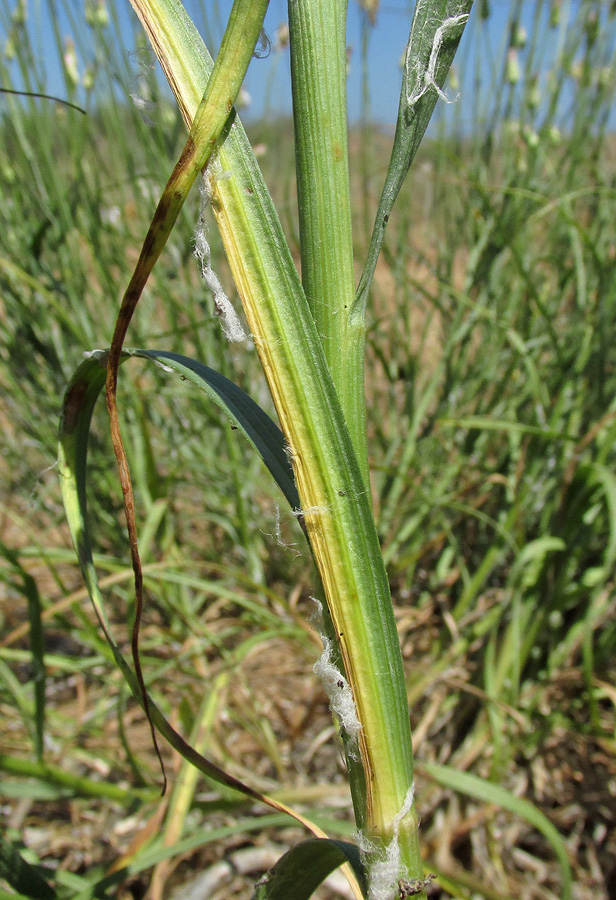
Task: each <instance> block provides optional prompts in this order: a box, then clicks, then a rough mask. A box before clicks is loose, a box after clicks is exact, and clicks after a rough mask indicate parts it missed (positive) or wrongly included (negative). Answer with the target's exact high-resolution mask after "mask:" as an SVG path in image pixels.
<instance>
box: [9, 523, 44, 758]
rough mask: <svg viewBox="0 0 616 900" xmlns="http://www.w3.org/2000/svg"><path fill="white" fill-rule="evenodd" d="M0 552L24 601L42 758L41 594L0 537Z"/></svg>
mask: <svg viewBox="0 0 616 900" xmlns="http://www.w3.org/2000/svg"><path fill="white" fill-rule="evenodd" d="M0 554H2V555H3V556H4V557H5V559H6V560H8V562H9V563H10V565H11V567H12V568H13V569H14V570H15V572H16V574H17V576H18V577H19V579H20V582H21V583H20V584H19V583H18V584H15V587H16V588H17V590H18V591H20V592H21V593H22V594H23V595H24V597H25V598H26V600H27V602H28V621H29V624H30V653H31V658H32V672H33V678H32V681H33V683H34V749H35V751H36V755H37V757H38V759H39V760H42V758H43V749H44V744H43V742H44V736H45V681H46V670H45V660H44V652H45V645H44V637H43V622H42V619H41V598H40V595H39V592H38V588H37V586H36V581H35V580H34V578H33V577H32V575H30V573H29V572H27V571H26V570H25V569H24V567H23V566H22V565H21V563H20V562H19V559H18V557H17V554H16V553H15V552H14V551H13V550H11V549H10V548H9V547H7V546H6V545H5V544H4V543H3V542H2V541H0Z"/></svg>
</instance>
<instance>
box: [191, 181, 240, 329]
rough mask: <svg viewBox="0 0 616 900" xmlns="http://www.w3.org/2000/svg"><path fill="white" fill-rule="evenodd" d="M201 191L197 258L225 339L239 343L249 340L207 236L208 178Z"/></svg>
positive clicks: (197, 231)
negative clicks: (214, 264) (218, 272)
mask: <svg viewBox="0 0 616 900" xmlns="http://www.w3.org/2000/svg"><path fill="white" fill-rule="evenodd" d="M199 191H200V193H201V208H200V210H199V221H198V223H197V230H196V231H195V258H196V259H197V261H198V262H199V265H200V266H201V275H202V277H203V280H204V281H205V283H206V284H207V286H208V288H209V289H210V290H211V292H212V294H213V295H214V306H215V307H216V312H217V313H218V316H219V317H220V324H221V326H222V330H223V332H224V334H225V337H226V338H227V340H229V341H233V342H236V343H239V342H241V341H245V340H247V338H248V335H247V334H246V332H245V331H244V329H243V328H242V323H241V322H240V319H239V316H238V314H237V313H236V311H235V309H234V308H233V304H232V303H231V301H230V300H229V298H228V297H227V295H226V294H225V291H224V288H223V286H222V284H221V283H220V280H219V278H218V276H217V275H216V273H215V272H214V270H213V269H212V265H211V258H212V254H211V252H210V245H209V244H208V242H207V238H206V236H205V209H206V207H207V205H208V203H209V202H210V188H209V184H208V183H207V178H206V177H204V178H203V179H202V181H201V184H200V185H199Z"/></svg>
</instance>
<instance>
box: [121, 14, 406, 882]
mask: <svg viewBox="0 0 616 900" xmlns="http://www.w3.org/2000/svg"><path fill="white" fill-rule="evenodd" d="M139 6H140V16H141V18H142V21H144V25H145V27H146V30H147V31H148V33H149V34H150V36H151V38H152V42H153V46H154V47H155V49H156V51H157V53H158V54H159V55H160V56H161V57H163V58H164V62H163V66H164V68H165V70H166V71H173V72H174V75H173V78H172V79H171V82H172V86H173V87H174V90H181V102H180V105H181V108H182V109H183V110H185V113H186V121H187V123H190V121H191V118H192V114H193V113H194V112H195V110H196V109H197V106H198V104H199V101H200V98H201V95H202V92H203V85H204V84H205V83H206V81H207V77H208V74H209V71H210V67H211V61H210V60H209V56H208V55H207V51H205V48H204V47H203V45H202V44H200V41H199V38H198V35H197V33H196V31H195V29H194V27H193V26H192V24H191V23H190V20H189V19H188V17H187V16H186V14H185V13H184V10H183V8H182V7H181V6H180V5H179V4H176V3H175V2H173V0H165V2H164V3H163V2H162V0H159V2H158V3H156V4H153V3H152V2H151V0H147V2H141V3H140V4H139ZM150 8H152V9H153V10H156V11H157V12H156V13H153V16H152V19H148V16H147V14H146V13H147V11H148V10H149V9H150ZM163 9H164V10H165V11H166V16H164V17H163V18H164V27H163V28H160V27H156V25H157V23H156V21H155V20H156V16H157V15H158V16H159V18H160V15H161V10H163ZM161 61H162V60H161ZM220 162H221V165H222V167H223V171H230V172H231V173H232V177H230V178H225V179H218V180H214V181H213V182H212V185H211V186H212V206H213V209H214V213H215V215H216V218H217V222H218V226H219V229H220V232H221V235H222V239H223V243H224V246H225V250H226V253H227V257H228V260H229V263H230V266H231V270H232V273H233V276H234V279H235V283H236V285H237V287H238V291H239V293H240V296H241V298H242V302H243V306H244V310H245V313H246V316H247V319H248V323H249V326H250V330H251V333H252V335H253V339H254V341H255V344H256V347H257V350H258V352H259V355H260V359H261V362H262V365H263V368H264V371H265V374H266V376H267V380H268V383H269V387H270V390H271V393H272V397H273V399H274V402H275V404H276V408H277V410H278V414H279V417H280V421H281V425H282V428H283V431H284V433H285V436H286V438H287V441H288V443H289V445H290V453H291V455H292V459H293V467H294V471H295V476H296V480H297V486H298V491H299V496H300V499H301V502H302V508H303V521H304V525H305V527H306V530H307V532H308V535H309V537H310V542H311V546H312V550H313V553H314V557H315V561H316V563H317V566H318V569H319V572H320V575H321V580H322V583H323V586H324V590H325V594H326V597H327V602H328V607H329V610H330V613H331V618H332V622H333V625H334V628H335V632H336V635H337V637H338V640H339V648H340V653H341V655H342V658H343V661H344V668H345V672H346V675H347V678H348V681H349V683H350V685H351V686H352V690H353V695H354V698H355V703H356V707H357V714H358V717H359V720H360V722H361V724H362V731H361V734H360V742H359V744H360V747H359V749H360V753H361V758H362V763H363V768H364V772H365V781H366V813H365V816H362V817H361V819H362V821H365V823H366V829H365V830H366V832H367V833H368V836H369V837H371V838H377V839H379V840H381V841H383V842H385V843H389V842H390V840H391V838H392V836H393V834H394V822H395V820H396V816H397V815H398V814H399V813H400V810H401V808H402V807H403V804H404V801H405V798H406V796H407V793H408V791H409V788H410V786H411V784H412V781H413V764H412V745H411V736H410V725H409V714H408V706H407V701H406V690H405V684H404V673H403V669H402V658H401V653H400V645H399V641H398V635H397V631H396V625H395V620H394V616H393V607H392V603H391V597H390V592H389V583H388V579H387V573H386V571H385V567H384V564H383V559H382V556H381V552H380V547H379V542H378V537H377V534H376V528H375V525H374V519H373V516H372V510H371V503H370V500H369V498H368V496H367V491H366V487H365V484H364V479H363V477H362V473H361V470H360V467H359V465H358V462H357V457H356V454H355V451H354V448H353V444H352V441H351V438H350V435H349V431H348V429H347V425H346V422H345V418H344V415H343V412H342V409H341V406H340V402H339V399H338V394H337V391H336V389H335V387H334V384H333V381H332V377H331V374H330V371H329V367H328V365H327V362H326V360H325V356H324V352H323V348H322V345H321V341H320V338H319V335H318V333H317V330H316V327H315V323H314V318H313V315H312V313H311V310H310V308H309V306H308V304H307V302H306V298H305V295H304V292H303V290H302V287H301V284H300V282H299V278H298V275H297V271H296V269H295V266H294V264H293V259H292V257H291V254H290V251H289V249H288V246H287V244H286V241H285V238H284V234H283V231H282V228H281V226H280V222H279V220H278V217H277V215H276V212H275V210H274V207H273V205H272V202H271V198H270V197H269V194H268V192H267V189H266V187H265V185H264V183H263V179H262V176H261V173H260V171H259V169H258V166H257V164H256V161H255V160H254V155H253V154H252V151H251V148H250V145H249V144H248V141H247V139H246V137H245V135H244V132H243V130H242V129H241V126H240V125H239V123H238V122H237V121H235V122H234V123H233V124H232V125H231V127H230V128H229V133H228V136H227V139H226V141H225V142H224V144H223V145H222V146H221V149H220ZM399 838H400V840H399V843H400V851H401V863H402V864H403V865H404V866H405V867H406V868H407V869H408V872H409V875H410V876H411V877H420V876H421V873H422V863H421V857H420V854H419V848H418V843H417V819H416V815H415V813H414V811H411V812H410V813H409V814H408V815H407V816H406V817H405V818H404V820H403V821H402V822H401V823H400V832H399Z"/></svg>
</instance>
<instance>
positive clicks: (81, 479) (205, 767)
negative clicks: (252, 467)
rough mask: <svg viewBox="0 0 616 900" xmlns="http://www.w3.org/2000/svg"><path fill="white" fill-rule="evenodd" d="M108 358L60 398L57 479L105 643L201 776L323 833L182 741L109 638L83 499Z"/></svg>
mask: <svg viewBox="0 0 616 900" xmlns="http://www.w3.org/2000/svg"><path fill="white" fill-rule="evenodd" d="M140 354H141V351H133V353H132V354H130V353H127V352H124V353H123V354H122V357H121V360H120V361H121V362H122V361H125V360H126V359H128V358H130V356H131V355H140ZM172 357H174V358H172ZM146 358H150V359H154V360H156V358H157V357H156V354H154V353H150V354H149V355H147V354H146ZM163 358H165V359H166V362H165V365H168V366H169V368H171V367H172V365H173V364H177V359H178V358H177V357H175V356H174V355H173V354H166V355H165V354H163ZM179 359H180V360H182V363H180V365H184V367H185V371H186V372H187V373H188V372H190V371H192V372H193V375H194V367H193V368H192V369H191V366H190V363H191V362H192V361H191V360H189V359H187V358H185V357H179ZM106 362H107V354H106V352H105V351H100V352H95V354H94V355H93V356H90V357H89V359H87V360H85V361H84V362H83V363H82V364H81V365H80V366H79V368H78V369H77V370H76V372H75V374H74V376H73V378H72V379H71V381H70V383H69V386H68V388H67V391H66V394H65V397H64V405H63V411H62V417H61V422H60V434H59V440H58V469H59V473H60V484H61V488H62V498H63V501H64V508H65V511H66V517H67V521H68V525H69V530H70V532H71V537H72V539H73V544H74V546H75V549H76V551H77V557H78V559H79V565H80V568H81V571H82V575H83V577H84V581H85V583H86V586H87V588H88V593H89V595H90V599H91V600H92V604H93V606H94V610H95V612H96V615H97V616H98V620H99V623H100V626H101V628H102V629H103V632H104V634H105V638H106V640H107V643H108V644H109V647H110V649H111V651H112V653H113V657H114V660H115V662H116V665H117V666H118V668H119V669H120V671H121V672H122V674H123V675H124V678H125V679H126V681H127V682H128V685H129V687H130V689H131V691H132V692H133V696H134V697H135V699H136V700H137V701H138V702H139V703H140V705H141V706H142V708H143V709H144V711H145V710H146V708H147V711H148V712H149V714H150V721H151V722H152V723H153V725H154V726H155V727H156V728H157V729H158V731H159V732H160V733H161V734H162V735H163V737H164V738H166V740H167V741H168V742H169V743H170V744H171V746H172V747H173V748H174V749H175V750H177V752H178V753H179V754H180V755H181V756H182V757H183V758H184V759H186V760H188V761H189V762H191V763H192V764H193V765H194V766H195V767H196V768H197V769H199V771H201V772H203V774H205V775H208V776H209V777H210V778H212V779H213V780H214V781H216V782H217V783H219V784H223V785H225V786H226V787H230V788H233V789H234V790H237V791H240V792H241V793H242V794H244V795H245V796H247V797H251V798H252V799H254V800H258V801H260V802H262V803H266V804H267V805H269V806H271V807H272V808H274V809H277V810H279V811H280V812H285V813H288V814H289V815H291V816H293V818H295V819H296V820H297V821H298V822H300V823H301V824H302V825H304V826H305V827H306V828H308V829H309V830H311V831H312V832H313V833H314V834H316V835H317V836H319V837H323V836H324V835H323V834H322V832H321V831H320V829H318V828H316V826H314V825H313V824H312V823H311V822H309V821H308V820H307V819H305V818H304V817H303V816H301V815H300V814H299V813H297V812H295V811H294V810H291V809H290V808H289V807H287V806H285V804H283V803H279V802H278V801H276V800H273V799H272V798H271V797H267V796H265V795H264V794H262V793H260V792H259V791H255V790H254V789H253V788H251V787H249V786H248V785H246V784H244V783H243V782H242V781H240V780H239V779H238V778H234V777H233V776H232V775H229V774H227V772H225V771H224V770H223V769H221V768H220V767H219V766H217V765H216V764H215V763H213V762H211V761H210V760H209V759H207V758H206V757H204V756H202V755H201V754H200V753H198V752H197V751H196V750H195V749H194V748H193V747H191V746H190V745H189V744H188V743H187V742H186V741H185V740H184V738H183V737H182V736H181V735H180V734H178V732H177V731H175V729H174V728H173V727H172V726H171V725H170V723H169V722H168V721H167V719H166V718H165V716H164V715H163V714H162V713H161V711H160V710H159V709H158V707H157V706H156V705H155V704H154V702H153V701H152V699H151V698H150V697H149V695H146V696H144V692H143V685H141V684H140V683H139V681H138V678H137V676H136V674H135V672H133V670H132V669H131V667H130V666H129V664H128V662H127V661H126V659H125V658H124V655H123V654H122V651H121V650H120V648H119V646H118V644H117V643H116V641H115V639H114V637H113V634H112V630H111V625H110V622H109V620H108V618H107V614H106V611H105V606H104V603H103V597H102V594H101V592H100V588H99V585H98V576H97V573H96V568H95V566H94V561H93V558H92V548H91V540H90V532H89V527H88V520H87V501H86V484H87V452H88V437H89V433H90V423H91V421H92V413H93V411H94V405H95V403H96V400H97V397H98V396H99V394H100V392H101V390H102V387H103V385H104V383H105V378H106V374H107V369H106ZM185 364H188V365H185ZM204 370H206V371H204ZM206 372H211V370H207V367H203V369H202V371H201V380H202V384H203V386H206V385H208V384H209V382H208V381H207V374H206ZM214 374H217V373H214ZM184 377H186V378H188V374H186V375H185V376H184ZM212 380H214V381H215V382H216V388H215V389H214V390H213V394H212V395H213V396H214V397H215V398H216V397H217V398H218V400H217V402H219V403H221V402H222V399H223V396H224V390H225V389H226V388H227V384H230V382H229V383H227V380H226V379H222V376H218V378H214V377H213V376H212ZM247 399H248V398H247ZM238 400H239V397H238V396H237V394H236V396H235V401H236V406H235V408H234V409H235V412H236V413H237V418H235V415H234V413H233V412H232V411H231V408H230V407H229V406H227V410H228V412H229V414H230V415H232V416H233V417H234V418H235V421H236V422H237V424H238V426H239V427H241V428H243V427H244V426H243V423H244V422H245V421H247V419H246V410H247V409H248V410H250V411H252V412H254V411H255V410H259V407H257V405H256V404H254V406H251V403H252V401H250V403H246V402H244V403H243V406H244V408H243V409H241V404H239V403H237V401H238ZM261 413H262V411H261ZM262 415H263V416H265V413H262ZM252 431H253V434H254V435H255V437H256V438H259V434H258V429H257V430H255V428H254V422H253V426H252ZM246 433H247V432H246ZM271 434H275V430H272V429H270V435H269V436H270V437H271ZM262 444H263V446H266V444H267V441H265V442H262ZM280 448H281V453H282V455H283V456H284V445H283V443H282V442H281V443H280Z"/></svg>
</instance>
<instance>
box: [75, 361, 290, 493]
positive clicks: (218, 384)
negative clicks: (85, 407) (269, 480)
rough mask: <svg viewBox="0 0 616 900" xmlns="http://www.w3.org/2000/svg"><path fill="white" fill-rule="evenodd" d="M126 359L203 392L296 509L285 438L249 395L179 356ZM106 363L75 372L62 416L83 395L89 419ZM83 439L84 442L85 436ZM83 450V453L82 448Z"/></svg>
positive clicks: (84, 365) (89, 363)
mask: <svg viewBox="0 0 616 900" xmlns="http://www.w3.org/2000/svg"><path fill="white" fill-rule="evenodd" d="M127 359H148V360H152V361H153V362H155V363H157V364H158V365H159V366H162V367H163V368H164V369H167V370H172V371H173V372H175V373H177V374H178V375H179V376H180V377H181V378H182V379H183V380H185V381H190V382H191V384H194V385H195V386H196V387H198V388H199V389H200V390H203V391H205V392H206V393H207V394H208V396H209V397H211V399H212V400H213V401H214V402H215V403H216V404H217V406H219V407H220V409H222V410H223V412H225V413H226V414H227V416H228V417H229V418H230V419H231V421H232V423H233V425H234V426H236V427H237V428H238V429H239V430H240V431H241V432H242V434H244V435H245V436H246V437H247V438H248V440H249V441H250V443H251V444H252V445H253V447H254V448H255V449H256V450H257V451H258V453H259V454H260V456H261V458H262V459H263V462H264V463H265V465H266V466H267V468H268V469H269V471H270V473H271V475H272V477H273V478H274V480H275V482H276V483H277V484H278V486H279V487H280V489H281V491H282V492H283V494H284V496H285V498H286V499H287V501H288V503H289V505H290V507H291V509H299V506H300V502H299V497H298V494H297V488H296V486H295V481H294V478H293V470H292V468H291V463H290V462H289V458H288V456H287V453H286V452H285V441H284V435H283V433H282V431H281V430H280V428H279V427H278V426H277V425H276V424H275V422H273V421H272V419H271V418H270V417H269V416H268V415H267V413H266V412H264V411H263V410H262V409H261V407H260V406H259V405H258V404H257V403H255V402H254V400H252V399H251V398H250V397H249V396H248V394H246V393H245V392H244V391H243V390H242V389H241V388H239V387H238V386H237V385H236V384H234V383H233V382H232V381H229V379H228V378H225V376H224V375H221V374H220V373H219V372H216V371H215V370H214V369H211V368H210V367H209V366H206V365H204V364H203V363H201V362H198V361H197V360H194V359H190V358H189V357H187V356H181V355H180V354H178V353H171V352H169V351H166V350H134V349H127V350H124V351H123V353H122V362H126V360H127ZM106 360H107V356H106V352H104V351H100V352H97V353H96V355H95V356H93V357H90V358H89V359H87V360H85V361H84V362H83V363H81V365H80V366H79V368H78V369H77V370H76V371H75V373H74V375H73V377H72V379H71V382H70V384H69V386H68V388H67V392H66V398H65V413H66V411H67V404H68V414H69V416H70V403H71V398H77V397H78V396H79V395H80V394H81V393H82V392H84V393H86V394H87V396H88V398H89V400H88V403H89V404H91V408H90V415H91V414H92V410H93V408H94V403H95V402H96V398H97V397H98V394H99V393H100V391H101V390H102V388H103V386H104V384H105V365H106ZM84 437H85V439H86V440H87V435H84ZM83 449H84V451H85V447H84V448H83Z"/></svg>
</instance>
